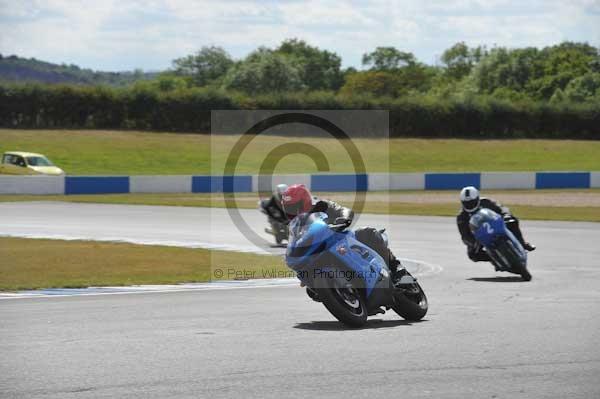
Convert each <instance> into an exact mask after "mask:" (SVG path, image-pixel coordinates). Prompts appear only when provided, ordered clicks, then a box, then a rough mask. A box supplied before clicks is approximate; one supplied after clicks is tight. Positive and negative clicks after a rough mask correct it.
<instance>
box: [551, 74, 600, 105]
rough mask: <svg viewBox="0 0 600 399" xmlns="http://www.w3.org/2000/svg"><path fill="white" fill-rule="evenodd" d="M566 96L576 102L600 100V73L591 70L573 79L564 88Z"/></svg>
mask: <svg viewBox="0 0 600 399" xmlns="http://www.w3.org/2000/svg"><path fill="white" fill-rule="evenodd" d="M558 90H560V89H558ZM564 96H565V98H566V99H568V100H571V101H576V102H583V101H591V100H600V73H596V72H590V73H586V74H585V75H583V76H580V77H578V78H575V79H573V80H571V81H570V82H569V84H567V87H566V88H565V90H564Z"/></svg>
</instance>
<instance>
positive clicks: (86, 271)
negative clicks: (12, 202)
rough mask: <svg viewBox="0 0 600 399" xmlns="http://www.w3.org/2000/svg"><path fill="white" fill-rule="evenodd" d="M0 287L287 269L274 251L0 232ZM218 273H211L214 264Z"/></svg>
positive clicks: (256, 274) (195, 278) (171, 279)
mask: <svg viewBox="0 0 600 399" xmlns="http://www.w3.org/2000/svg"><path fill="white" fill-rule="evenodd" d="M0 259H2V262H0V290H1V291H13V290H25V289H39V288H80V287H89V286H119V285H135V284H176V283H184V282H204V281H209V280H211V279H212V280H214V279H233V278H236V277H241V276H244V277H250V278H262V277H271V274H270V273H273V271H277V272H278V273H280V275H281V274H286V275H287V274H289V273H288V269H286V268H285V266H284V264H283V260H282V259H281V258H280V257H275V256H267V255H255V254H247V253H238V252H227V251H210V250H206V249H188V248H177V247H166V246H151V245H133V244H124V243H110V242H95V241H63V240H42V239H26V238H8V237H0ZM217 269H218V270H221V271H222V275H220V274H221V273H215V271H216V270H217Z"/></svg>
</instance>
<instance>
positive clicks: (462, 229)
mask: <svg viewBox="0 0 600 399" xmlns="http://www.w3.org/2000/svg"><path fill="white" fill-rule="evenodd" d="M460 202H461V204H462V209H461V211H460V213H459V214H458V216H456V225H457V227H458V231H459V233H460V236H461V239H462V241H463V243H464V244H465V245H466V246H467V256H468V257H469V259H471V260H472V261H473V262H485V261H491V258H490V257H489V255H488V254H487V252H486V251H485V249H484V248H483V246H481V244H479V242H478V241H477V240H476V239H475V237H474V236H473V233H472V232H471V229H470V228H469V221H470V220H471V216H473V215H474V214H475V212H477V211H478V210H479V209H481V208H485V209H490V210H492V211H494V212H496V213H497V214H499V215H501V216H502V218H503V219H504V221H505V222H506V227H507V228H508V229H509V230H510V231H511V232H512V233H513V234H514V236H515V238H516V239H517V240H519V242H520V243H521V245H523V248H525V249H526V250H527V251H533V250H535V245H532V244H530V243H529V242H527V241H525V239H524V238H523V233H521V229H520V227H519V219H517V218H516V217H515V216H514V215H512V214H511V213H510V209H508V208H507V207H505V206H502V204H500V203H499V202H497V201H494V200H493V199H491V198H485V197H480V196H479V190H477V189H476V188H475V187H473V186H469V187H465V188H463V189H462V191H461V192H460Z"/></svg>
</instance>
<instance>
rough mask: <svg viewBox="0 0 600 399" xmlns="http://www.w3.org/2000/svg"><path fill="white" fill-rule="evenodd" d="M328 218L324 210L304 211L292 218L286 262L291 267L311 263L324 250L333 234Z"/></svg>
mask: <svg viewBox="0 0 600 399" xmlns="http://www.w3.org/2000/svg"><path fill="white" fill-rule="evenodd" d="M326 220H327V214H325V213H322V212H317V213H310V214H309V213H304V214H301V215H298V216H297V217H295V218H294V220H292V222H291V223H290V236H289V242H288V246H287V250H286V262H287V264H288V265H289V266H290V267H292V268H293V267H294V266H296V265H300V264H308V263H311V262H312V261H314V259H315V257H317V256H318V255H320V253H321V252H323V250H324V249H325V247H326V245H327V241H328V239H329V238H330V237H331V236H332V235H333V232H332V231H331V229H329V227H328V226H327V223H326Z"/></svg>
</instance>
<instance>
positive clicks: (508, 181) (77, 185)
mask: <svg viewBox="0 0 600 399" xmlns="http://www.w3.org/2000/svg"><path fill="white" fill-rule="evenodd" d="M265 178H267V176H251V175H241V176H66V177H65V176H0V194H61V193H64V194H120V193H130V192H154V191H152V190H156V192H157V193H159V192H161V193H168V192H173V193H175V192H179V193H190V192H193V193H220V192H245V193H248V192H256V191H258V189H259V186H260V184H259V182H260V181H261V179H262V180H263V181H268V182H271V184H275V182H280V183H281V182H285V183H287V184H294V183H304V184H306V185H307V186H308V187H309V188H310V189H311V190H313V191H341V192H343V191H347V192H352V191H377V190H407V189H411V190H459V189H461V188H462V187H464V186H475V187H478V188H481V189H482V190H487V189H511V188H512V189H555V188H584V189H585V188H594V187H600V172H537V173H535V172H515V173H510V172H485V173H425V174H419V173H392V174H389V176H388V175H386V174H383V173H376V174H374V175H369V174H359V175H354V174H315V175H309V174H305V175H282V176H273V179H268V180H265ZM263 186H264V184H263ZM261 190H262V191H268V190H269V188H268V187H262V188H261Z"/></svg>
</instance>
